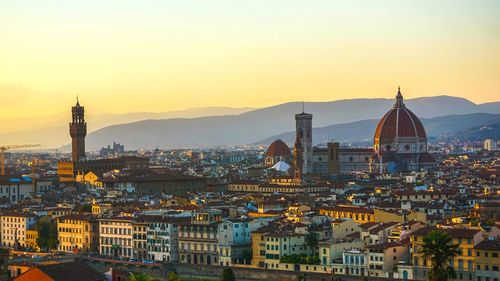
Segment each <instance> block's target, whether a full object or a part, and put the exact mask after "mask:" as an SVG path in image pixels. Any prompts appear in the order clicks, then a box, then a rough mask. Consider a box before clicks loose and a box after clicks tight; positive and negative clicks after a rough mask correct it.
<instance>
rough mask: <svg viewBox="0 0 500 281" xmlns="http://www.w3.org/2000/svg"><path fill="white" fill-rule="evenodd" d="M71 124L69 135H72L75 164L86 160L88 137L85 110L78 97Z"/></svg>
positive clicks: (72, 155)
mask: <svg viewBox="0 0 500 281" xmlns="http://www.w3.org/2000/svg"><path fill="white" fill-rule="evenodd" d="M71 116H72V119H71V123H69V134H70V135H71V149H72V150H71V151H72V153H71V159H72V160H73V162H80V161H82V160H85V136H86V135H87V122H85V109H84V107H83V106H80V102H79V101H78V97H77V98H76V105H75V106H73V107H72V108H71Z"/></svg>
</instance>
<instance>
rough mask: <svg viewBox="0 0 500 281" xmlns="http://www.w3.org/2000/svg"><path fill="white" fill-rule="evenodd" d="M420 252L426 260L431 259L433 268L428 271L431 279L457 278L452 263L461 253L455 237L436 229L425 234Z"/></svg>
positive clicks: (434, 280) (442, 280)
mask: <svg viewBox="0 0 500 281" xmlns="http://www.w3.org/2000/svg"><path fill="white" fill-rule="evenodd" d="M420 246H421V248H420V251H419V252H420V253H421V254H422V258H423V259H424V260H430V261H431V264H432V268H431V270H430V271H429V273H428V276H427V279H428V280H429V281H447V280H449V279H454V278H456V272H455V270H454V269H453V267H452V266H450V263H452V262H453V259H454V258H455V257H456V256H457V255H458V254H459V253H460V252H459V248H458V245H457V244H453V238H452V237H450V236H449V235H448V234H446V233H445V232H443V231H439V230H434V231H431V232H429V234H427V235H426V236H424V238H423V240H422V243H421V244H420Z"/></svg>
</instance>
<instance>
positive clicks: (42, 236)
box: [36, 216, 59, 252]
mask: <svg viewBox="0 0 500 281" xmlns="http://www.w3.org/2000/svg"><path fill="white" fill-rule="evenodd" d="M36 230H37V231H38V238H37V239H36V243H37V244H38V246H39V247H40V249H43V250H45V251H47V252H48V251H49V250H51V249H55V248H57V244H59V241H57V224H56V223H55V222H54V221H53V220H52V218H51V217H48V216H45V217H42V218H40V219H39V220H38V222H37V224H36Z"/></svg>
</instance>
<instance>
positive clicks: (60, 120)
mask: <svg viewBox="0 0 500 281" xmlns="http://www.w3.org/2000/svg"><path fill="white" fill-rule="evenodd" d="M254 109H255V108H251V107H242V108H234V107H223V106H216V107H200V108H190V109H186V110H176V111H168V112H158V113H157V112H133V113H124V114H97V115H92V114H88V113H89V109H88V107H87V108H86V112H87V116H86V121H87V124H88V131H89V132H92V131H95V130H98V129H101V128H104V127H107V126H110V125H115V124H127V123H131V122H137V121H141V120H147V119H168V118H197V117H203V116H220V115H238V114H241V113H244V112H247V111H250V110H254ZM70 110H71V109H70V108H68V111H67V114H65V115H61V114H58V115H53V116H47V117H43V118H30V117H22V116H20V117H15V118H4V119H0V124H12V125H11V126H10V127H7V126H4V127H0V129H1V130H0V140H1V144H10V143H39V144H42V146H43V147H45V148H58V147H60V146H62V145H64V144H67V143H68V142H71V139H70V137H69V133H68V132H69V131H68V130H69V129H68V123H69V121H70V119H71V111H70ZM12 127H15V128H16V129H15V130H14V129H10V128H12ZM103 145H105V144H103Z"/></svg>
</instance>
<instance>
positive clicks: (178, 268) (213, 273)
mask: <svg viewBox="0 0 500 281" xmlns="http://www.w3.org/2000/svg"><path fill="white" fill-rule="evenodd" d="M87 263H88V264H89V265H90V266H92V267H93V268H95V269H96V270H98V271H100V272H104V271H107V270H109V266H111V264H107V263H102V262H95V261H94V262H91V261H87ZM113 267H114V268H116V269H119V270H124V271H131V272H145V273H147V274H149V275H151V276H152V277H153V278H156V279H159V280H168V275H169V274H170V272H171V271H175V272H176V273H177V275H178V276H179V277H181V278H189V279H208V280H221V276H222V271H223V269H224V267H222V266H215V265H193V264H171V263H169V264H164V265H162V266H131V265H118V264H113ZM231 269H232V270H233V272H234V275H235V277H236V280H238V281H268V280H278V281H365V280H370V281H389V280H398V279H388V278H374V277H370V278H368V277H366V276H352V275H351V276H350V275H334V274H326V273H311V272H307V273H305V272H294V271H283V270H270V269H265V270H264V269H259V268H248V267H231Z"/></svg>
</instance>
